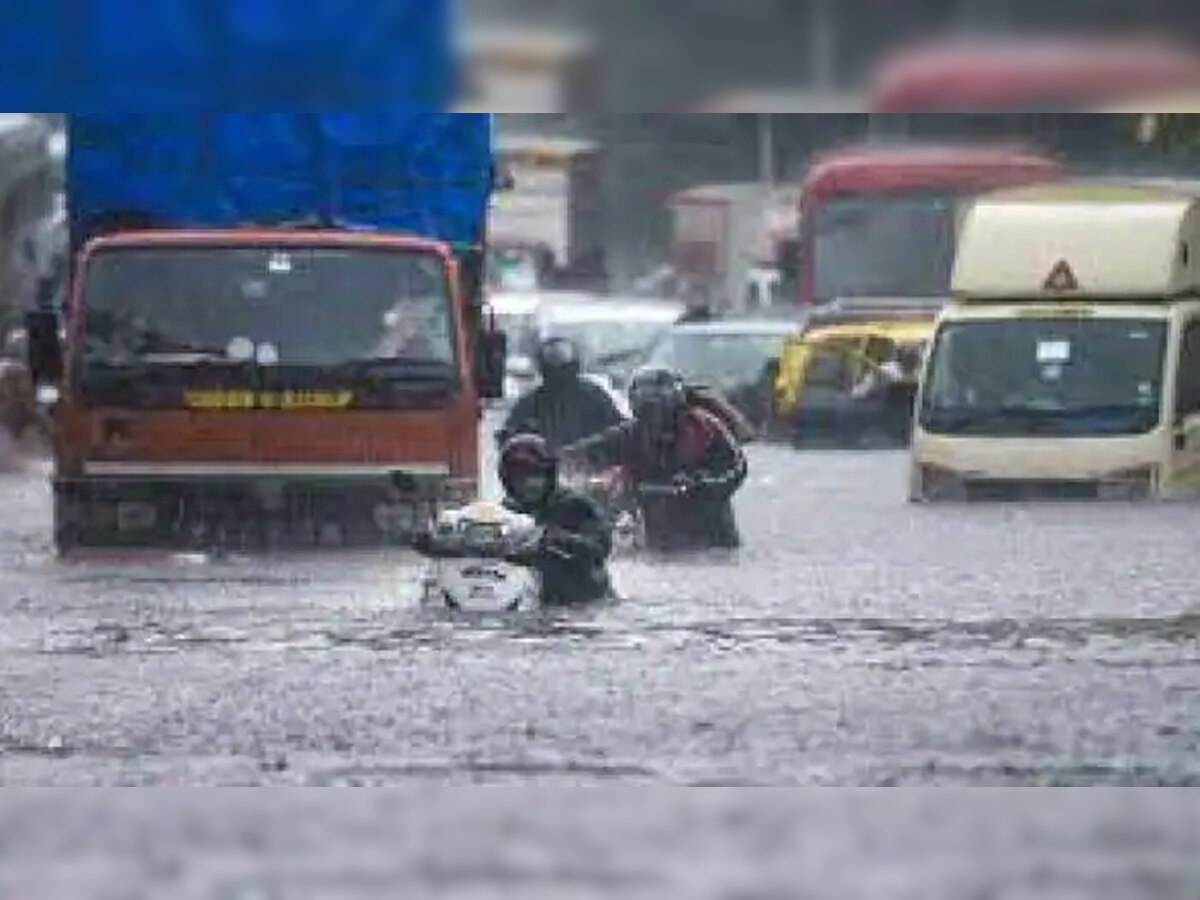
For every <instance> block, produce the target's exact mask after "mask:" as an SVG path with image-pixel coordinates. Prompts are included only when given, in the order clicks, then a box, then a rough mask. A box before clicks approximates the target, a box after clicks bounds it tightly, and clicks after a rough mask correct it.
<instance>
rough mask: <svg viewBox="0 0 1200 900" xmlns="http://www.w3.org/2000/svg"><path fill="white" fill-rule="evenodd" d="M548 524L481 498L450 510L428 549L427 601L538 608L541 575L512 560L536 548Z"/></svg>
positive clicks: (457, 607)
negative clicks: (517, 555) (545, 525)
mask: <svg viewBox="0 0 1200 900" xmlns="http://www.w3.org/2000/svg"><path fill="white" fill-rule="evenodd" d="M541 537H542V528H541V527H540V526H539V525H538V524H537V523H536V522H535V521H534V520H533V519H532V518H530V517H529V516H526V515H522V514H521V513H517V512H513V511H512V510H509V509H506V508H505V507H503V506H501V505H500V504H497V503H488V502H479V503H473V504H471V505H470V506H466V507H463V508H461V509H456V510H449V511H447V512H444V513H443V514H442V515H441V516H440V517H439V519H438V522H437V526H436V528H435V530H434V531H433V533H432V534H430V535H429V536H428V537H427V539H426V541H425V544H426V546H425V547H424V548H422V549H423V552H424V554H425V555H426V556H427V557H428V563H427V565H426V569H425V572H424V573H423V575H422V578H421V605H422V606H423V607H425V608H427V609H438V610H444V611H448V612H455V613H462V612H469V613H513V612H519V611H523V610H527V609H531V608H533V607H535V606H536V605H537V603H538V597H539V596H540V593H541V590H540V589H541V585H540V583H539V580H538V576H537V573H536V572H535V571H533V570H531V569H529V568H527V567H525V566H520V565H517V564H515V563H512V562H509V559H511V558H512V557H513V556H514V555H516V554H519V553H520V552H522V551H524V550H527V549H529V548H531V547H534V546H536V545H537V544H538V542H539V541H540V540H541Z"/></svg>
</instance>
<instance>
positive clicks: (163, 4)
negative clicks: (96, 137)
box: [0, 0, 456, 112]
mask: <svg viewBox="0 0 1200 900" xmlns="http://www.w3.org/2000/svg"><path fill="white" fill-rule="evenodd" d="M451 3H452V0H3V2H0V100H3V101H4V105H5V108H6V109H48V110H60V111H64V112H67V111H75V110H81V111H107V110H133V111H140V112H172V111H173V112H201V111H207V110H241V111H266V110H278V109H295V110H319V109H388V108H392V107H395V106H404V107H409V108H424V109H445V108H448V106H449V105H450V104H451V103H452V102H453V95H454V91H455V87H456V75H455V73H456V60H455V55H454V52H453V40H452V23H453V19H452V13H453V9H452V6H451Z"/></svg>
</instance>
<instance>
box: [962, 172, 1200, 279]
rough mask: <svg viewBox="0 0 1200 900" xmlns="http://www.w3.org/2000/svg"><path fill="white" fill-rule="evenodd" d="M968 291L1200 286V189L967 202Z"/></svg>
mask: <svg viewBox="0 0 1200 900" xmlns="http://www.w3.org/2000/svg"><path fill="white" fill-rule="evenodd" d="M952 288H953V292H954V295H955V297H956V298H957V299H959V300H962V301H970V300H993V301H995V300H1007V299H1021V300H1029V299H1040V300H1047V301H1055V300H1071V299H1083V298H1086V299H1088V300H1089V301H1090V300H1106V299H1112V300H1131V299H1141V300H1165V299H1168V298H1172V297H1179V296H1184V295H1188V294H1195V293H1196V292H1197V290H1198V289H1200V197H1197V196H1195V195H1194V194H1193V193H1192V192H1189V191H1185V190H1183V189H1174V188H1171V187H1166V186H1162V187H1156V186H1150V185H1146V184H1145V183H1142V184H1137V183H1129V184H1112V183H1106V184H1098V183H1095V182H1091V183H1087V182H1079V183H1069V184H1065V185H1052V186H1042V187H1033V188H1019V189H1015V190H1004V191H998V192H995V193H991V194H986V195H984V196H983V197H981V198H979V200H977V201H976V202H975V204H974V205H973V206H972V207H971V209H970V210H969V211H968V212H967V214H966V216H965V218H964V220H963V224H962V232H961V236H960V240H959V248H958V256H957V259H956V261H955V267H954V276H953V282H952Z"/></svg>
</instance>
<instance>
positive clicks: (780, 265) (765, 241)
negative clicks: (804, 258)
mask: <svg viewBox="0 0 1200 900" xmlns="http://www.w3.org/2000/svg"><path fill="white" fill-rule="evenodd" d="M798 203H799V190H798V187H796V186H792V185H778V186H771V185H769V184H765V183H762V182H744V183H731V184H708V185H697V186H695V187H692V188H689V189H687V190H685V191H681V192H680V193H678V194H676V195H675V196H674V197H673V198H672V199H671V203H670V208H671V217H672V248H673V249H672V255H673V257H674V259H673V260H672V262H673V264H674V267H675V270H676V271H677V272H678V273H679V274H680V275H681V276H682V277H683V278H684V279H685V280H686V281H687V282H688V284H689V286H690V287H691V288H692V290H693V291H695V292H696V293H697V296H698V297H702V298H703V299H704V302H705V304H706V305H707V306H708V307H709V308H710V309H711V310H713V311H714V312H749V311H753V310H755V309H761V308H764V307H770V306H773V305H776V304H777V303H778V302H779V301H780V300H781V299H782V286H783V282H784V276H785V270H786V268H787V267H786V265H785V263H786V261H787V259H788V258H789V257H790V252H791V248H792V247H793V246H794V242H795V234H794V232H795V231H796V227H797V222H796V215H797V207H798Z"/></svg>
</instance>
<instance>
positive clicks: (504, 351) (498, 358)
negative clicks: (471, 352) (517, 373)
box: [475, 328, 508, 400]
mask: <svg viewBox="0 0 1200 900" xmlns="http://www.w3.org/2000/svg"><path fill="white" fill-rule="evenodd" d="M478 348H479V350H478V359H477V360H476V364H475V371H476V379H477V387H478V390H479V396H480V397H481V398H482V399H484V400H502V399H504V381H505V379H506V378H507V377H508V335H507V334H505V333H504V332H503V331H501V330H499V329H497V328H487V329H485V330H484V331H483V333H482V334H480V336H479V344H478Z"/></svg>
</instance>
